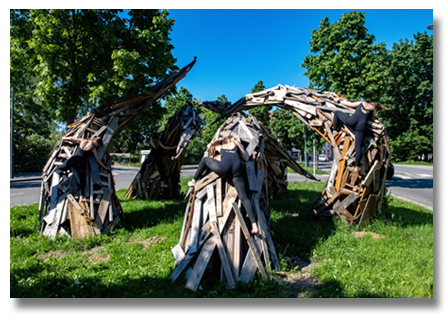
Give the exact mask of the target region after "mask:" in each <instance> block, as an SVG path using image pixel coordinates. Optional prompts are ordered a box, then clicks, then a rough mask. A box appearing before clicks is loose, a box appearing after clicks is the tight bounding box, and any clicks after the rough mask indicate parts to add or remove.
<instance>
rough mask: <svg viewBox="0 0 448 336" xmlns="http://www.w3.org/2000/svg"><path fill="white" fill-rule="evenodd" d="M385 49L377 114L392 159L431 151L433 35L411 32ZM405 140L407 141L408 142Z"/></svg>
mask: <svg viewBox="0 0 448 336" xmlns="http://www.w3.org/2000/svg"><path fill="white" fill-rule="evenodd" d="M414 39H415V41H411V42H409V41H408V40H406V41H405V42H403V41H401V40H400V43H399V44H396V43H394V45H393V47H392V50H391V51H390V52H388V55H387V56H388V57H387V66H388V76H387V77H386V80H387V85H386V90H385V94H384V96H383V97H382V99H381V102H382V103H383V104H385V105H386V107H387V110H386V111H384V112H381V113H379V115H378V116H379V117H381V118H382V119H383V122H384V124H385V126H386V127H387V132H388V135H389V137H390V142H391V145H392V147H393V149H394V150H393V152H392V155H393V159H394V160H406V159H407V158H412V157H413V158H416V157H417V156H418V155H420V154H425V156H426V157H427V156H428V154H430V153H432V152H433V37H432V36H428V35H427V33H426V32H424V33H423V34H421V33H417V34H414ZM408 142H409V143H408Z"/></svg>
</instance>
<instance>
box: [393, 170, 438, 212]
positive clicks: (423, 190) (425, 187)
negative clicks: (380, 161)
mask: <svg viewBox="0 0 448 336" xmlns="http://www.w3.org/2000/svg"><path fill="white" fill-rule="evenodd" d="M386 188H387V189H388V190H390V192H391V194H392V196H396V197H399V198H403V199H406V200H411V201H413V202H415V203H419V204H421V205H423V206H426V207H427V208H429V209H431V210H433V191H434V190H433V166H410V165H395V174H394V177H393V178H392V180H389V181H387V184H386Z"/></svg>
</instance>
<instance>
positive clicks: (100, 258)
mask: <svg viewBox="0 0 448 336" xmlns="http://www.w3.org/2000/svg"><path fill="white" fill-rule="evenodd" d="M109 259H110V255H105V256H103V255H100V254H98V253H94V254H92V255H91V256H89V258H88V260H89V261H90V262H91V263H92V264H94V265H96V264H98V263H100V262H106V261H108V260H109Z"/></svg>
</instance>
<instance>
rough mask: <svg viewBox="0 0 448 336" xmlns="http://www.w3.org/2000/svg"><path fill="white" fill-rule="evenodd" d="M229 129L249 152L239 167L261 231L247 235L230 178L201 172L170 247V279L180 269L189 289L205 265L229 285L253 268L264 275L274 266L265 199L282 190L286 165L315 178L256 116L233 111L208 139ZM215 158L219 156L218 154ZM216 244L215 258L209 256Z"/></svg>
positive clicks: (249, 274) (248, 275)
mask: <svg viewBox="0 0 448 336" xmlns="http://www.w3.org/2000/svg"><path fill="white" fill-rule="evenodd" d="M230 134H231V135H237V136H238V137H239V138H240V140H241V143H242V145H243V146H244V148H245V150H246V152H247V154H248V155H249V157H250V159H249V160H248V161H247V162H245V163H243V167H244V169H243V171H245V172H246V174H245V175H246V176H245V180H246V190H247V192H248V197H249V198H250V199H251V203H252V207H253V210H254V213H255V214H256V216H257V222H258V227H259V230H260V232H259V233H260V234H259V235H255V236H252V235H251V234H250V233H249V231H248V229H247V225H249V227H250V224H251V223H249V219H248V218H246V216H245V214H246V213H245V209H244V207H243V206H242V205H241V201H240V200H239V196H238V194H237V192H236V189H235V188H234V186H233V185H232V182H231V179H230V178H229V177H225V176H221V177H220V176H218V175H217V174H215V173H214V172H209V173H207V172H204V174H203V176H202V177H200V179H199V180H198V182H197V183H196V186H195V188H194V192H192V193H191V195H190V197H189V201H188V204H187V208H186V211H185V217H184V222H183V227H182V232H181V236H180V239H179V243H178V244H177V245H176V246H175V247H174V248H173V249H172V252H173V254H174V257H175V259H176V264H175V269H174V271H173V273H172V274H171V279H172V280H173V281H174V280H176V279H177V278H178V277H179V275H180V274H182V273H183V272H185V274H186V276H187V279H188V280H187V283H186V287H187V288H189V289H191V290H196V289H197V288H198V286H199V283H200V281H201V278H202V276H203V274H204V272H205V270H206V268H207V267H209V268H216V267H220V268H221V280H224V279H225V280H226V281H227V284H228V285H229V287H231V288H232V287H234V286H235V282H236V281H243V282H247V281H249V280H251V279H252V278H253V276H254V275H255V272H256V270H257V269H258V270H259V271H260V273H261V274H262V276H263V277H265V278H267V277H268V276H269V274H270V273H271V268H272V267H273V268H274V269H276V270H279V262H278V259H277V255H276V252H275V245H274V242H273V240H272V237H271V234H270V230H269V226H270V218H271V214H270V209H269V200H270V198H271V197H273V196H275V195H276V194H277V193H279V192H281V191H283V190H285V189H286V186H287V184H288V182H287V181H286V177H287V174H286V167H287V166H288V167H290V168H291V169H293V170H294V171H296V172H298V173H299V174H302V175H305V176H307V177H308V178H310V179H315V177H314V176H313V175H312V174H310V173H308V172H307V171H305V170H304V169H302V168H301V167H300V166H299V165H298V164H297V163H296V162H295V161H294V160H293V159H292V158H291V157H290V156H289V154H288V153H287V152H286V151H285V150H284V149H283V148H282V147H281V146H280V143H279V142H278V140H277V139H276V138H275V136H273V135H272V134H271V132H270V131H269V130H268V129H267V128H266V127H265V126H264V125H263V124H261V123H260V122H259V121H258V120H257V119H256V118H255V117H253V116H251V115H249V114H243V113H232V115H231V116H229V117H228V118H227V120H226V121H225V122H224V123H223V124H222V125H221V126H220V128H219V129H218V131H217V132H216V133H215V135H214V137H213V139H212V141H214V140H216V139H218V138H219V137H224V136H226V135H230ZM204 155H205V156H207V155H208V153H207V152H206V153H205V154H204ZM214 158H216V159H220V157H219V154H218V155H215V156H214ZM215 249H216V250H217V251H218V253H217V255H219V257H218V256H217V255H216V257H215V258H213V252H214V251H215ZM265 269H266V270H265Z"/></svg>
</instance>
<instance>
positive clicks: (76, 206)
mask: <svg viewBox="0 0 448 336" xmlns="http://www.w3.org/2000/svg"><path fill="white" fill-rule="evenodd" d="M67 200H68V201H69V202H70V203H71V204H72V205H73V206H74V207H75V209H76V210H77V211H78V212H79V214H80V215H81V216H86V214H85V212H84V209H83V208H81V206H80V205H79V203H78V202H77V201H76V200H75V198H74V197H73V196H72V195H71V194H68V195H67Z"/></svg>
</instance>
